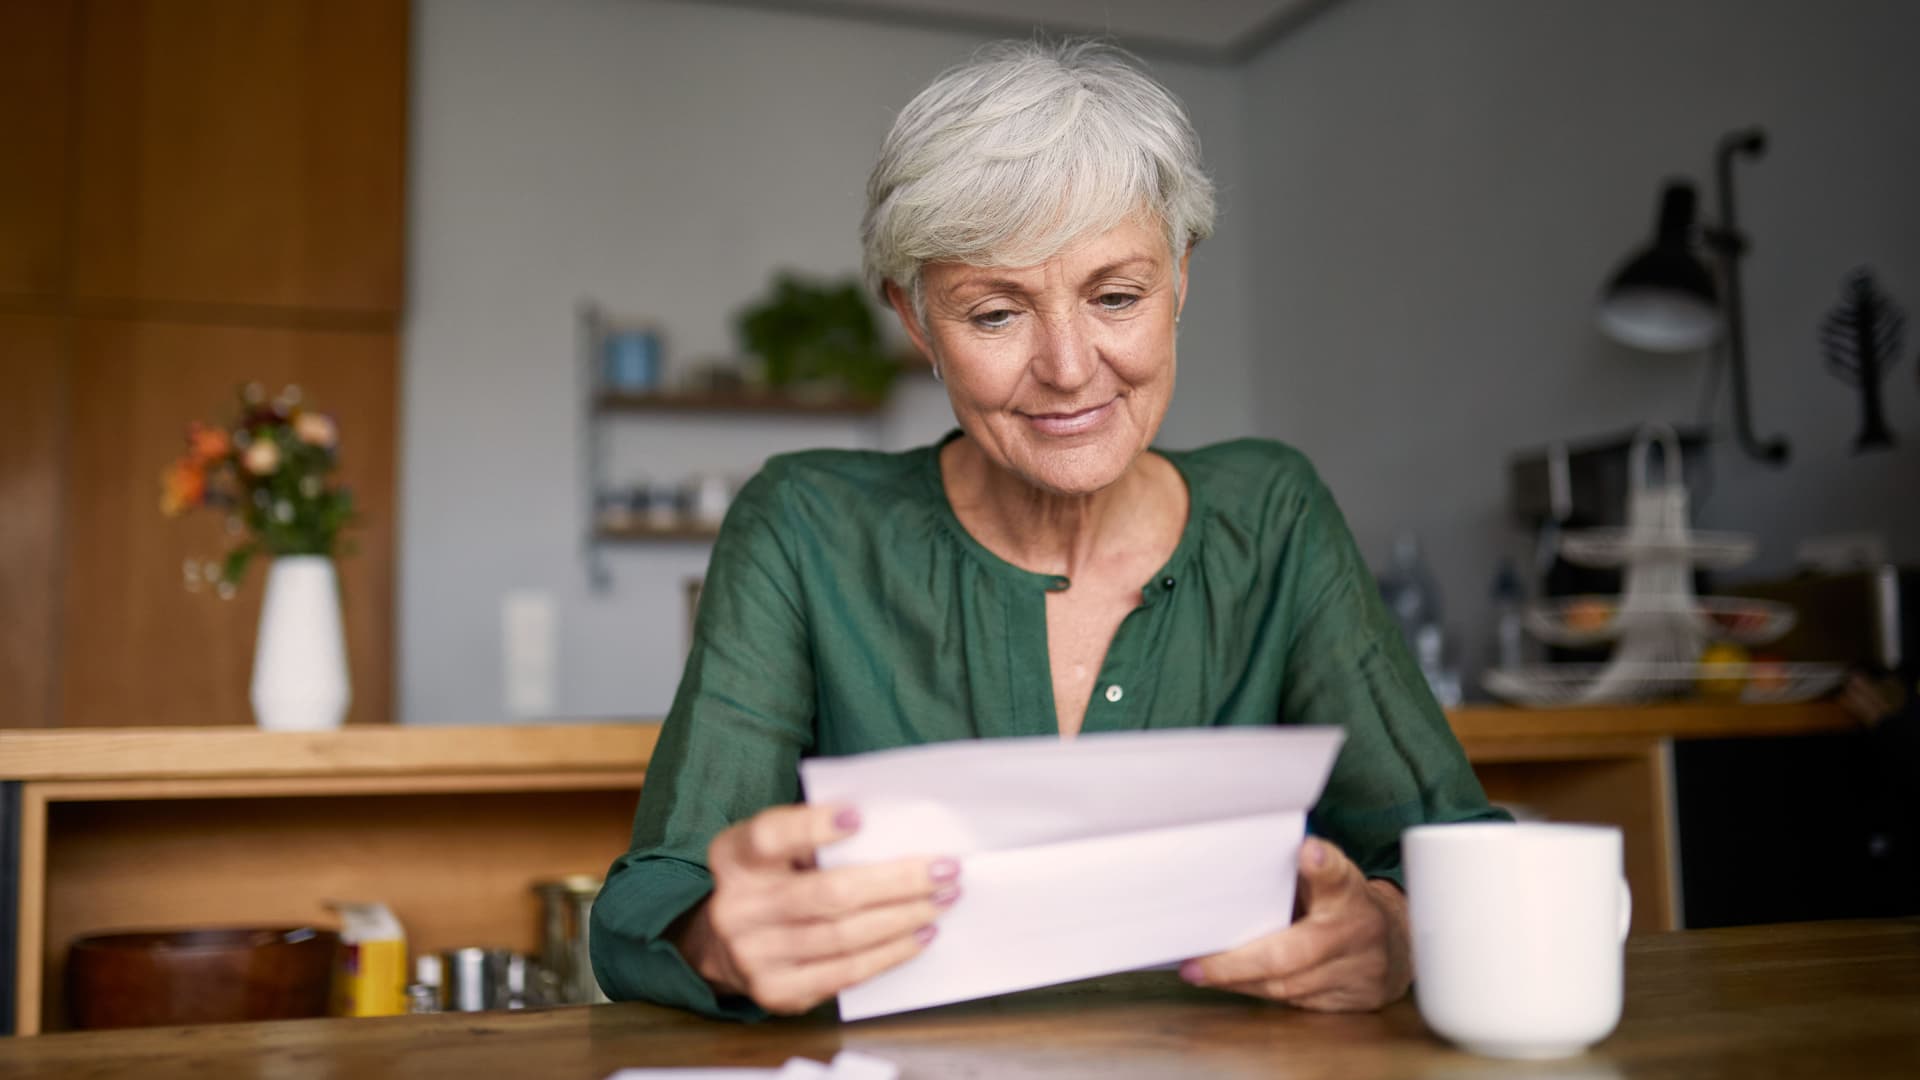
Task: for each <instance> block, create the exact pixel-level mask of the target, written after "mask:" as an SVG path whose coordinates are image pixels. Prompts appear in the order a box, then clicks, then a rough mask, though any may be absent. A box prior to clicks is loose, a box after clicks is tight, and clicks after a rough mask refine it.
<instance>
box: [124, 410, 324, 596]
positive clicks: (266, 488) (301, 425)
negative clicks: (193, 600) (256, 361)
mask: <svg viewBox="0 0 1920 1080" xmlns="http://www.w3.org/2000/svg"><path fill="white" fill-rule="evenodd" d="M239 406H240V407H239V410H238V414H237V416H236V418H235V419H234V421H233V423H232V424H231V425H229V426H225V427H216V426H213V425H210V424H204V423H201V422H199V421H197V420H196V421H194V422H193V423H191V424H189V425H188V427H187V452H186V454H184V455H183V456H182V457H181V458H180V459H179V460H177V461H175V462H174V463H173V464H172V465H169V466H168V467H167V469H166V470H165V471H164V472H163V473H162V474H161V477H160V509H161V510H162V511H163V512H164V513H165V514H167V516H169V517H177V516H179V515H182V514H185V513H186V512H187V511H189V510H193V509H195V508H198V507H208V508H211V509H214V510H218V511H222V512H224V513H225V514H226V515H227V532H228V534H229V535H230V536H232V537H233V538H234V541H235V542H234V545H233V547H231V548H230V549H228V551H227V553H226V556H225V557H224V558H222V559H221V560H220V561H218V562H207V563H205V564H204V565H202V564H201V563H200V562H199V561H198V560H189V561H188V563H187V564H186V571H185V572H186V579H187V586H188V587H189V588H196V589H197V588H200V587H201V586H203V585H208V586H212V587H213V588H214V589H215V591H216V592H217V593H218V594H219V595H220V596H221V597H222V598H228V597H231V596H233V594H234V592H235V590H236V589H237V588H238V587H239V584H240V581H241V579H242V578H243V577H245V576H246V572H247V565H248V564H249V563H250V562H251V561H252V560H253V557H254V556H255V555H259V554H267V555H318V556H322V557H327V558H331V557H332V556H333V555H334V554H335V550H336V548H337V547H338V546H339V543H340V534H341V532H342V530H344V529H345V528H346V527H347V526H348V525H351V524H352V523H353V520H354V511H353V492H352V491H351V490H349V489H348V488H346V487H344V486H342V485H341V484H340V483H338V481H337V480H336V478H335V476H334V471H335V469H336V468H337V467H338V464H339V458H338V449H339V441H340V431H339V427H338V425H336V424H335V422H334V420H333V418H332V417H331V416H328V415H327V414H326V413H323V412H317V411H315V410H313V409H310V408H307V407H306V406H305V405H304V404H303V403H302V401H301V393H300V388H299V387H297V386H289V387H287V388H286V389H285V390H282V391H281V392H280V394H279V396H277V397H275V398H273V399H272V400H271V401H269V400H267V397H266V392H265V391H264V390H262V389H261V387H260V385H259V384H258V383H249V384H248V385H247V386H246V387H244V388H243V389H242V390H241V391H240V394H239Z"/></svg>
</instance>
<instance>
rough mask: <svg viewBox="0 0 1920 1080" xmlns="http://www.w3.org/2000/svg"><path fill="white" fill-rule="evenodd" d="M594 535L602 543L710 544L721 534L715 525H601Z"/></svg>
mask: <svg viewBox="0 0 1920 1080" xmlns="http://www.w3.org/2000/svg"><path fill="white" fill-rule="evenodd" d="M593 535H594V537H595V538H596V539H598V540H599V541H601V542H602V543H608V544H626V543H645V542H651V541H665V542H673V543H688V544H710V543H712V542H713V541H714V539H715V538H716V537H718V536H719V535H720V529H719V527H718V526H715V525H692V524H689V525H664V526H663V525H648V524H645V523H644V522H643V523H639V524H634V525H601V526H598V527H597V528H595V529H594V530H593Z"/></svg>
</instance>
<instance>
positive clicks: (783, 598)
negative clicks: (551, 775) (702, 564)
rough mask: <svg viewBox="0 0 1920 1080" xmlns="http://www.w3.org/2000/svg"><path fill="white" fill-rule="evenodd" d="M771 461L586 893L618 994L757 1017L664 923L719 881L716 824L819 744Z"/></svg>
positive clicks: (756, 800) (599, 962) (708, 594)
mask: <svg viewBox="0 0 1920 1080" xmlns="http://www.w3.org/2000/svg"><path fill="white" fill-rule="evenodd" d="M777 473H778V470H777V468H776V467H769V468H768V469H767V470H764V471H762V472H761V474H760V475H759V476H757V477H755V478H754V479H753V480H752V481H750V482H749V483H748V484H747V485H746V487H745V488H743V489H742V490H741V492H740V496H739V498H738V499H737V500H735V502H734V504H733V507H732V508H731V509H730V510H729V512H728V514H727V518H726V521H725V523H724V525H723V526H722V527H721V530H720V536H719V538H718V539H717V540H716V541H715V543H714V550H713V557H712V560H711V561H710V563H709V565H708V568H707V577H706V582H705V584H704V585H703V587H702V590H701V597H700V610H699V614H698V616H697V617H696V620H695V626H694V631H693V643H692V648H691V650H690V653H689V655H688V658H687V666H686V671H685V674H684V675H683V676H682V678H681V680H680V688H679V691H678V692H677V693H676V694H675V696H674V701H673V708H672V710H671V711H670V712H669V713H668V715H667V720H666V723H665V724H664V725H663V727H662V728H661V732H660V741H659V745H658V746H657V747H656V748H655V751H654V754H653V758H652V760H651V761H650V762H649V763H648V767H647V778H646V782H645V784H644V785H643V786H642V788H641V792H640V805H639V809H638V811H637V812H636V813H635V815H634V822H633V841H632V845H631V847H630V848H629V849H628V851H627V852H626V854H624V855H622V856H620V857H619V858H618V859H616V860H614V863H613V866H612V867H611V868H610V869H609V870H608V871H607V877H606V884H605V885H604V886H603V888H602V889H601V892H600V896H599V898H598V899H597V900H596V901H595V902H594V906H593V919H592V929H591V936H590V941H591V952H592V958H593V970H594V975H595V977H596V978H598V979H599V981H600V986H601V988H602V989H603V990H605V991H606V993H607V996H609V997H611V998H613V999H614V1000H616V1001H625V1000H636V999H637V1000H645V1001H652V1002H657V1003H659V1004H662V1005H672V1006H677V1007H680V1008H685V1009H691V1010H693V1011H695V1012H698V1013H702V1014H704V1015H707V1016H713V1017H723V1018H736V1019H758V1018H760V1017H761V1016H763V1015H764V1013H762V1012H761V1010H760V1009H759V1008H758V1007H757V1006H755V1005H754V1004H753V1003H752V1002H751V1001H749V1000H747V999H745V998H733V997H720V996H718V995H716V994H715V993H714V990H713V988H712V987H711V986H709V985H708V984H707V982H706V981H705V980H703V979H701V978H700V976H699V975H698V974H696V973H695V972H694V970H693V968H692V967H691V966H690V965H689V964H688V963H687V961H686V959H685V958H684V957H682V956H681V955H680V952H679V950H678V949H676V948H675V947H674V946H673V945H672V944H671V943H670V942H669V941H668V940H667V933H668V930H669V928H671V927H672V926H673V925H674V924H675V923H676V922H677V921H678V920H679V919H680V918H681V917H682V916H684V915H686V914H687V913H688V912H690V911H692V910H693V908H694V907H695V906H696V905H698V904H699V903H700V902H701V901H703V900H704V899H705V898H706V897H707V895H708V894H709V893H710V892H712V890H713V877H712V875H711V873H710V872H709V871H708V869H707V846H708V845H709V844H710V843H711V842H712V840H713V838H714V836H715V835H716V834H718V833H719V832H720V831H721V830H723V829H725V828H726V827H727V826H729V825H731V824H733V823H734V822H737V821H740V820H743V819H745V818H748V817H751V816H752V815H754V814H756V813H758V812H759V811H761V810H764V809H766V808H767V807H769V806H775V805H780V804H785V803H791V802H794V801H796V800H797V799H798V797H799V774H798V762H799V759H800V757H801V755H802V754H803V753H805V752H806V751H807V749H808V748H809V747H810V746H811V745H812V742H813V720H814V677H813V665H812V658H811V654H810V649H809V647H808V639H807V628H806V619H805V616H804V614H803V608H802V605H801V596H800V579H799V575H798V573H797V571H796V569H795V563H794V561H793V559H792V558H791V557H790V553H789V550H788V548H787V547H786V538H785V537H784V536H783V532H782V529H781V528H780V522H781V520H782V517H781V513H780V501H779V484H778V475H777Z"/></svg>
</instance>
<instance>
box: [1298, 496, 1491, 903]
mask: <svg viewBox="0 0 1920 1080" xmlns="http://www.w3.org/2000/svg"><path fill="white" fill-rule="evenodd" d="M1309 480H1310V482H1309V483H1308V484H1307V485H1306V486H1305V491H1304V494H1303V496H1302V497H1301V498H1300V499H1299V500H1298V502H1297V503H1296V506H1295V513H1296V516H1295V518H1294V521H1293V525H1292V528H1291V529H1290V530H1289V538H1288V541H1287V547H1288V550H1287V552H1286V556H1285V559H1286V565H1285V567H1284V569H1283V571H1282V578H1283V580H1284V579H1286V578H1289V577H1290V578H1292V579H1293V580H1294V581H1296V582H1299V583H1301V585H1300V587H1299V588H1298V589H1296V590H1295V591H1294V592H1293V595H1294V596H1295V597H1297V598H1299V599H1298V601H1297V603H1298V605H1299V614H1298V616H1297V617H1296V619H1295V626H1296V629H1295V631H1294V634H1293V636H1292V640H1291V644H1290V647H1289V651H1288V656H1287V661H1286V671H1285V675H1284V689H1283V691H1282V695H1281V710H1282V716H1281V719H1282V721H1283V722H1285V723H1290V724H1327V725H1337V726H1339V727H1343V728H1345V729H1346V732H1347V740H1346V744H1345V745H1344V746H1343V747H1342V748H1341V750H1340V757H1339V759H1338V760H1337V761H1336V762H1335V763H1334V767H1333V773H1332V775H1331V776H1330V777H1329V778H1328V781H1327V787H1326V791H1325V792H1324V793H1323V794H1322V795H1321V797H1320V802H1319V804H1318V805H1316V806H1315V807H1314V809H1313V811H1312V812H1311V813H1310V814H1309V815H1308V826H1309V828H1310V829H1311V831H1313V832H1314V833H1316V834H1318V835H1321V836H1324V837H1326V838H1327V839H1328V840H1331V841H1333V842H1334V843H1335V844H1337V845H1339V847H1340V849H1341V850H1342V851H1344V852H1346V854H1347V856H1348V857H1349V858H1351V859H1352V860H1353V861H1354V863H1355V864H1357V865H1358V866H1359V867H1360V869H1361V871H1362V872H1364V873H1365V874H1366V875H1367V876H1368V877H1379V878H1387V879H1388V880H1390V881H1392V882H1394V884H1396V885H1400V886H1402V887H1403V888H1404V886H1405V882H1404V880H1403V879H1402V877H1401V869H1400V833H1401V832H1402V831H1403V830H1405V829H1406V828H1408V827H1410V826H1413V825H1421V824H1427V823H1435V822H1454V821H1473V820H1496V821H1497V820H1508V816H1507V814H1506V813H1505V812H1504V811H1501V810H1499V809H1497V808H1495V807H1493V806H1491V805H1489V804H1488V802H1487V797H1486V794H1485V793H1484V792H1483V791H1482V790H1481V788H1480V781H1479V779H1478V778H1477V777H1475V776H1474V773H1473V768H1472V766H1470V765H1468V764H1467V758H1466V754H1465V752H1464V751H1463V750H1461V748H1460V742H1459V740H1458V739H1456V738H1455V737H1454V735H1453V729H1452V728H1450V727H1448V726H1447V719H1446V715H1445V714H1444V713H1442V712H1441V710H1440V706H1439V704H1438V703H1437V702H1436V701H1435V700H1434V697H1433V693H1432V692H1431V691H1430V690H1429V689H1428V687H1427V682H1426V679H1425V677H1424V676H1423V675H1422V674H1421V672H1420V669H1419V666H1418V665H1416V664H1415V663H1414V660H1413V656H1412V655H1411V653H1409V652H1408V650H1407V646H1406V643H1405V641H1404V640H1403V639H1402V638H1401V635H1400V629H1399V626H1398V624H1397V623H1395V621H1394V620H1393V617H1392V616H1391V615H1389V614H1388V612H1387V610H1386V605H1385V604H1384V603H1383V602H1382V601H1381V598H1380V592H1379V589H1378V587H1377V586H1376V585H1375V584H1374V579H1373V575H1372V573H1371V571H1369V570H1368V569H1367V565H1366V562H1365V560H1363V559H1362V558H1361V557H1360V552H1359V549H1358V547H1357V546H1356V545H1355V544H1354V541H1353V536H1352V534H1351V533H1350V532H1349V531H1348V529H1347V524H1346V520H1345V519H1344V518H1343V517H1342V516H1341V514H1340V510H1339V508H1338V507H1337V506H1336V505H1335V504H1334V501H1333V496H1332V494H1331V493H1330V492H1328V491H1327V489H1326V486H1325V485H1324V484H1323V483H1321V482H1320V480H1319V478H1318V477H1313V476H1310V477H1309Z"/></svg>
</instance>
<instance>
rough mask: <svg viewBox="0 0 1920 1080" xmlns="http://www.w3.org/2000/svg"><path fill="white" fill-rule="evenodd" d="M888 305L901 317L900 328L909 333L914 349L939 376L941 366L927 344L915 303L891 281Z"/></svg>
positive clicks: (888, 291)
mask: <svg viewBox="0 0 1920 1080" xmlns="http://www.w3.org/2000/svg"><path fill="white" fill-rule="evenodd" d="M887 304H888V305H889V306H890V307H892V308H893V313H894V314H895V315H896V316H898V317H899V319H900V328H901V329H903V330H905V331H906V332H907V337H908V338H909V339H911V340H912V341H913V347H914V348H915V349H918V350H919V351H920V356H921V358H922V359H924V360H926V362H927V363H928V365H930V366H931V367H932V368H933V370H934V372H935V373H936V374H938V373H939V371H940V364H939V362H938V361H936V360H934V358H933V348H932V346H931V345H929V344H928V342H927V331H926V328H925V327H923V326H921V325H920V315H919V313H918V312H916V311H914V310H913V301H911V300H909V299H907V293H906V290H905V289H902V288H901V287H900V286H898V285H895V284H894V283H893V282H891V281H889V282H887Z"/></svg>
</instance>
